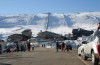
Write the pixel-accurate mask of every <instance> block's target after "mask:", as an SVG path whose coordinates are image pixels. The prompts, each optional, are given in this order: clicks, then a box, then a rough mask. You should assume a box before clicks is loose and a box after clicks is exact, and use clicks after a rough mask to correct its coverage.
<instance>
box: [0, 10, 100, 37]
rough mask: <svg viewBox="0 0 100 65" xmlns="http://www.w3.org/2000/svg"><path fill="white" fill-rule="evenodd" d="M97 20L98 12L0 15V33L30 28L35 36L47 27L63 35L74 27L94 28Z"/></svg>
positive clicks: (12, 32)
mask: <svg viewBox="0 0 100 65" xmlns="http://www.w3.org/2000/svg"><path fill="white" fill-rule="evenodd" d="M98 22H100V12H82V13H74V14H57V13H44V14H17V15H0V34H3V35H4V36H8V35H11V34H14V33H21V32H22V31H23V30H25V29H31V30H32V32H33V36H37V34H38V33H39V32H40V30H42V31H45V30H46V29H47V30H48V31H51V32H54V33H58V34H62V35H64V34H67V33H72V29H74V28H83V29H86V30H94V29H96V25H97V23H98Z"/></svg>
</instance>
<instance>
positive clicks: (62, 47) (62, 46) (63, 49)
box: [61, 42, 66, 52]
mask: <svg viewBox="0 0 100 65" xmlns="http://www.w3.org/2000/svg"><path fill="white" fill-rule="evenodd" d="M65 47H66V45H65V43H64V42H62V44H61V50H62V52H65Z"/></svg>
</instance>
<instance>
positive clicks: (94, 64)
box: [92, 52, 99, 65]
mask: <svg viewBox="0 0 100 65" xmlns="http://www.w3.org/2000/svg"><path fill="white" fill-rule="evenodd" d="M92 63H93V65H99V58H96V56H95V54H94V52H92Z"/></svg>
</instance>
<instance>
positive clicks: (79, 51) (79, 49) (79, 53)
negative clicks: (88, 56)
mask: <svg viewBox="0 0 100 65" xmlns="http://www.w3.org/2000/svg"><path fill="white" fill-rule="evenodd" d="M86 43H87V41H83V42H82V43H81V45H80V46H79V47H78V55H79V56H82V50H83V48H84V45H85V44H86Z"/></svg>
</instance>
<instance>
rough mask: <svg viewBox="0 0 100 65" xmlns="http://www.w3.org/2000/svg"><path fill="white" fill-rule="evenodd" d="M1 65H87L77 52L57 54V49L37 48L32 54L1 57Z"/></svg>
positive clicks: (25, 53) (23, 53)
mask: <svg viewBox="0 0 100 65" xmlns="http://www.w3.org/2000/svg"><path fill="white" fill-rule="evenodd" d="M0 65H85V63H84V62H82V61H81V60H80V59H79V58H78V57H77V55H76V51H70V52H61V51H59V52H56V51H55V49H46V48H35V51H31V52H28V51H27V52H14V53H7V54H2V55H0Z"/></svg>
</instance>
